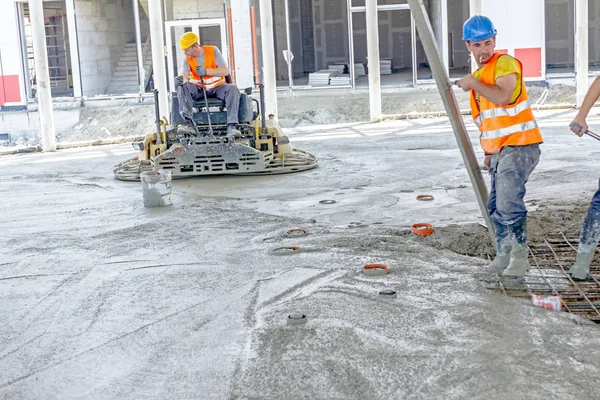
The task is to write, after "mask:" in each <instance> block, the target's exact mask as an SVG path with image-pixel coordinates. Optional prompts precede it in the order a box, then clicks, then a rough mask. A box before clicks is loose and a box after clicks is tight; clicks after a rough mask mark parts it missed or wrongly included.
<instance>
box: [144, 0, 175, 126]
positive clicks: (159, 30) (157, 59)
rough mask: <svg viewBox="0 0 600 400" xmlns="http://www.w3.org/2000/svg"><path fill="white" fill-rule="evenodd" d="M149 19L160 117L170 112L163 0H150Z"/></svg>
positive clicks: (153, 69)
mask: <svg viewBox="0 0 600 400" xmlns="http://www.w3.org/2000/svg"><path fill="white" fill-rule="evenodd" d="M148 14H149V15H148V19H149V20H150V40H151V42H152V71H153V74H154V88H155V89H158V106H159V108H160V117H161V118H162V117H163V116H168V115H170V114H169V93H168V91H167V73H166V70H165V43H164V39H163V37H164V31H163V20H162V7H161V0H149V1H148Z"/></svg>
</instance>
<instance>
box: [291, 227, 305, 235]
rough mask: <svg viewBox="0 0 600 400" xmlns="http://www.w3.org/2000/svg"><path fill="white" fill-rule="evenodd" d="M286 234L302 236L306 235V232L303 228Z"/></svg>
mask: <svg viewBox="0 0 600 400" xmlns="http://www.w3.org/2000/svg"><path fill="white" fill-rule="evenodd" d="M287 234H288V235H292V236H304V235H307V234H308V231H307V230H306V229H304V228H294V229H290V230H289V231H287Z"/></svg>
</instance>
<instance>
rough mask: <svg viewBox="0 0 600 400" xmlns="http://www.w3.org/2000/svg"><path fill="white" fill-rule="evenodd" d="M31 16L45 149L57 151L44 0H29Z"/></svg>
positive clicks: (43, 145)
mask: <svg viewBox="0 0 600 400" xmlns="http://www.w3.org/2000/svg"><path fill="white" fill-rule="evenodd" d="M29 18H30V19H31V36H32V38H33V55H34V57H35V77H36V84H37V98H38V106H39V111H38V112H39V115H40V128H41V131H42V147H43V149H44V151H56V137H55V131H54V114H53V111H52V89H51V87H50V74H49V72H48V53H47V50H46V27H45V25H44V6H43V5H42V0H29Z"/></svg>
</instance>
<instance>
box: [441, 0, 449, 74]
mask: <svg viewBox="0 0 600 400" xmlns="http://www.w3.org/2000/svg"><path fill="white" fill-rule="evenodd" d="M439 1H440V3H441V4H440V8H441V10H440V15H441V19H442V20H441V22H440V24H441V28H442V29H441V30H440V35H441V37H440V39H441V41H442V60H443V61H444V66H445V67H446V73H447V74H448V72H449V70H450V68H449V67H450V56H449V54H448V32H449V30H448V0H439Z"/></svg>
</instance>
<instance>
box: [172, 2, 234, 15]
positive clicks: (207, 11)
mask: <svg viewBox="0 0 600 400" xmlns="http://www.w3.org/2000/svg"><path fill="white" fill-rule="evenodd" d="M167 14H171V10H168V11H167ZM172 14H173V19H190V18H224V17H225V13H224V12H223V0H173V10H172Z"/></svg>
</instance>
